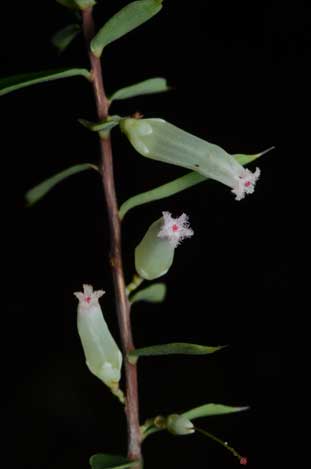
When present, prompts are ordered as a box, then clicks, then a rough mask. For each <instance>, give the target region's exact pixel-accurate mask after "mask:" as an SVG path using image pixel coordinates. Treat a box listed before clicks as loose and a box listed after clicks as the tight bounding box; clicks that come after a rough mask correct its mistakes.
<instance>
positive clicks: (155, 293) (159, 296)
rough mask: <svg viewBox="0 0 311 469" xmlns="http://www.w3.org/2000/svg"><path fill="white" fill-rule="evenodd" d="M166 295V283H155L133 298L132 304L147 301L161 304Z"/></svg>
mask: <svg viewBox="0 0 311 469" xmlns="http://www.w3.org/2000/svg"><path fill="white" fill-rule="evenodd" d="M165 295H166V285H165V284H164V283H154V284H153V285H150V286H149V287H147V288H144V289H143V290H140V291H138V292H137V293H135V294H134V295H132V296H131V298H130V302H131V303H132V304H133V303H136V302H137V301H147V302H148V303H161V302H162V301H163V300H164V298H165Z"/></svg>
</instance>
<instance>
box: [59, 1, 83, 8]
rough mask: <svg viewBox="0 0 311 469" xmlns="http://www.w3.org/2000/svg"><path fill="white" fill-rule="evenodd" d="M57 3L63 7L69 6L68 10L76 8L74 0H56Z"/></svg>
mask: <svg viewBox="0 0 311 469" xmlns="http://www.w3.org/2000/svg"><path fill="white" fill-rule="evenodd" d="M56 1H57V3H59V4H60V5H62V6H63V7H66V8H69V9H70V10H77V9H78V6H77V4H76V3H75V0H56Z"/></svg>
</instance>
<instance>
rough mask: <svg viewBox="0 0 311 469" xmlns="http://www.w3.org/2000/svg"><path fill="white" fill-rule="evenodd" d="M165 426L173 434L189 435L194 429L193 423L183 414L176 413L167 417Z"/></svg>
mask: <svg viewBox="0 0 311 469" xmlns="http://www.w3.org/2000/svg"><path fill="white" fill-rule="evenodd" d="M166 428H167V429H168V431H169V432H171V433H173V434H174V435H190V434H191V433H194V431H195V430H194V427H193V423H192V422H191V421H190V420H189V419H187V418H186V417H184V416H183V415H178V414H172V415H169V416H168V417H167V420H166Z"/></svg>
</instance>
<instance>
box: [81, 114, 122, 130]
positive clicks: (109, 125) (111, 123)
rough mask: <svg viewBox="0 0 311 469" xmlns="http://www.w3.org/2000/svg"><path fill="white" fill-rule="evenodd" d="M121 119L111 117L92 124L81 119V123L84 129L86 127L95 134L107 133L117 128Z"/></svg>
mask: <svg viewBox="0 0 311 469" xmlns="http://www.w3.org/2000/svg"><path fill="white" fill-rule="evenodd" d="M121 119H122V117H120V116H109V117H107V119H104V120H103V121H100V122H91V121H88V120H86V119H79V122H80V124H81V125H83V127H86V128H87V129H89V130H92V131H93V132H102V131H104V132H106V131H109V130H111V129H113V127H116V126H117V125H118V124H119V122H120V120H121Z"/></svg>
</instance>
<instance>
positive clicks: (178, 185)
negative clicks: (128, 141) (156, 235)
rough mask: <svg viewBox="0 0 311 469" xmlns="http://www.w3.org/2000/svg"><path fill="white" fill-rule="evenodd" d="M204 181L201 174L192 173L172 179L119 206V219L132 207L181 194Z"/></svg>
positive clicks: (204, 178)
mask: <svg viewBox="0 0 311 469" xmlns="http://www.w3.org/2000/svg"><path fill="white" fill-rule="evenodd" d="M206 180H207V178H206V177H205V176H202V175H201V174H199V173H196V172H194V171H193V172H191V173H188V174H186V175H185V176H181V177H179V178H177V179H174V181H171V182H168V183H166V184H163V185H162V186H159V187H156V188H155V189H151V190H150V191H146V192H142V193H141V194H137V195H134V196H133V197H131V198H130V199H128V200H126V202H124V203H123V204H122V205H121V207H120V211H119V215H120V218H121V220H122V219H123V218H124V217H125V215H126V214H127V212H128V211H129V210H131V209H132V208H134V207H138V206H139V205H143V204H147V203H149V202H153V201H154V200H159V199H164V198H166V197H170V196H171V195H174V194H177V193H178V192H181V191H183V190H185V189H188V188H189V187H191V186H194V185H196V184H199V182H203V181H206Z"/></svg>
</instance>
